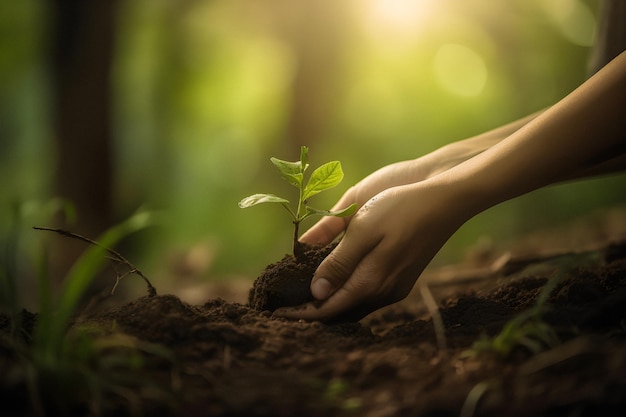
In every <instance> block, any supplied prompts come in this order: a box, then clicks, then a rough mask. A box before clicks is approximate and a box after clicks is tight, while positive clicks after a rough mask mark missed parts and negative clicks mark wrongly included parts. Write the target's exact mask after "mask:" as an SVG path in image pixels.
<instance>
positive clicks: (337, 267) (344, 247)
mask: <svg viewBox="0 0 626 417" xmlns="http://www.w3.org/2000/svg"><path fill="white" fill-rule="evenodd" d="M374 246H375V245H374ZM369 249H370V248H369V246H368V245H366V244H364V240H363V239H361V242H359V240H357V239H354V238H352V237H351V235H350V234H349V233H348V232H346V235H345V236H344V238H343V239H342V240H341V242H339V244H338V245H337V247H336V248H335V249H334V250H333V251H332V252H331V253H330V254H329V255H328V256H327V257H326V259H324V260H323V261H322V263H321V264H320V265H319V267H318V268H317V270H316V271H315V274H314V275H313V279H312V280H311V294H313V297H315V299H317V300H320V301H323V300H326V299H327V298H328V297H330V296H331V295H333V294H334V293H335V291H337V290H338V289H339V288H341V287H342V286H343V284H344V283H345V282H346V281H347V280H348V279H349V278H350V276H352V273H353V272H354V270H355V269H356V267H357V265H358V264H359V263H360V262H361V260H362V259H363V257H364V256H365V255H366V254H367V252H368V251H369Z"/></svg>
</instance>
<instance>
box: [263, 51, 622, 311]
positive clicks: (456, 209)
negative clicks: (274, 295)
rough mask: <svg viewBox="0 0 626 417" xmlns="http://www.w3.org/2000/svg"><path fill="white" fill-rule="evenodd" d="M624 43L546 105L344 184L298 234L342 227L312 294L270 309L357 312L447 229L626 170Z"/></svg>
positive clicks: (417, 265) (402, 285)
mask: <svg viewBox="0 0 626 417" xmlns="http://www.w3.org/2000/svg"><path fill="white" fill-rule="evenodd" d="M625 109H626V52H624V53H622V54H621V55H619V56H618V57H617V58H615V59H614V60H613V61H612V62H610V63H609V64H608V65H607V66H606V67H604V68H603V69H602V70H600V71H599V72H598V73H597V74H596V75H594V76H593V77H591V78H590V79H589V80H588V81H587V82H585V83H584V84H582V85H581V86H580V87H579V88H577V89H576V90H575V91H573V92H572V93H571V94H570V95H568V96H567V97H565V98H564V99H563V100H561V101H560V102H558V103H557V104H555V105H554V106H552V107H550V108H548V109H547V110H545V111H542V112H539V113H537V114H534V115H532V116H529V117H527V118H525V119H522V120H520V121H517V122H514V123H511V124H509V125H507V126H504V127H502V128H499V129H496V130H493V131H490V132H487V133H485V134H483V135H480V136H476V137H474V138H470V139H467V140H465V141H461V142H457V143H454V144H451V145H447V146H445V147H443V148H441V149H440V150H438V151H435V152H433V153H431V154H428V155H425V156H423V157H421V158H418V159H415V160H410V161H404V162H399V163H396V164H392V165H389V166H386V167H384V168H381V169H380V170H378V171H376V172H374V173H373V174H371V175H369V176H368V177H366V178H364V179H363V180H362V181H360V182H359V183H358V184H356V185H355V186H353V187H352V188H350V189H349V190H348V191H347V192H346V193H345V194H344V195H343V196H342V198H341V199H340V200H339V201H338V203H337V204H336V205H335V207H334V208H335V209H341V208H344V207H347V206H348V205H349V204H352V203H356V204H357V205H358V206H359V207H360V209H359V210H358V211H357V213H356V214H355V215H354V216H352V217H351V218H335V217H326V218H323V219H322V220H321V221H319V222H318V223H317V224H316V225H314V226H313V227H312V228H311V229H309V230H308V231H307V232H306V233H305V234H304V235H303V236H302V237H301V239H300V240H301V241H302V242H306V243H309V244H317V245H319V244H326V243H329V242H330V241H332V240H333V239H334V238H336V237H337V236H338V235H339V234H341V233H342V232H345V235H344V236H343V238H342V240H341V242H340V243H339V245H338V246H337V248H336V249H335V250H334V251H333V252H332V253H331V254H330V255H329V256H328V257H327V258H326V259H325V260H324V261H323V262H322V264H321V265H320V266H319V268H318V269H317V271H316V273H315V276H314V277H313V280H312V283H311V292H312V293H313V296H314V297H315V298H316V299H317V300H318V301H317V302H313V303H308V304H305V305H302V306H298V307H295V308H283V309H279V310H277V311H276V312H275V313H274V314H276V315H279V316H284V317H289V318H294V319H306V320H321V321H329V320H346V319H350V320H358V319H360V318H362V317H364V316H365V315H367V314H369V313H371V312H372V311H374V310H376V309H378V308H380V307H383V306H385V305H388V304H391V303H394V302H396V301H399V300H401V299H403V298H404V297H406V296H407V295H408V293H409V292H410V290H411V288H412V287H413V285H414V284H415V281H416V280H417V278H418V277H419V275H420V274H421V272H422V271H423V270H424V268H425V267H426V266H427V265H428V263H429V262H430V261H431V259H432V258H433V257H434V255H435V254H436V253H437V252H438V251H439V249H440V248H441V247H442V246H443V244H444V243H445V242H446V241H447V240H448V239H449V238H450V236H451V235H452V234H454V232H455V231H456V230H457V229H458V228H459V227H460V226H461V225H463V223H465V222H466V221H467V220H469V219H470V218H472V217H473V216H475V215H476V214H478V213H480V212H482V211H485V210H487V209H488V208H490V207H492V206H494V205H497V204H499V203H501V202H503V201H506V200H508V199H511V198H514V197H517V196H520V195H522V194H525V193H528V192H530V191H533V190H535V189H538V188H541V187H544V186H547V185H550V184H554V183H557V182H560V181H564V180H571V179H577V178H583V177H588V176H592V175H599V174H606V173H612V172H617V171H622V170H624V169H626V110H625Z"/></svg>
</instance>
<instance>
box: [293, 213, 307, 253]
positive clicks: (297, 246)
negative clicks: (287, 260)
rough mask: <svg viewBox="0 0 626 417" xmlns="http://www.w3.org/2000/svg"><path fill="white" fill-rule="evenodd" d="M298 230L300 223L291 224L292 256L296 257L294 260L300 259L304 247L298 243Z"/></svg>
mask: <svg viewBox="0 0 626 417" xmlns="http://www.w3.org/2000/svg"><path fill="white" fill-rule="evenodd" d="M299 229H300V222H299V221H294V222H293V255H294V256H295V257H296V259H300V258H301V257H302V255H303V254H304V247H303V246H302V243H300V242H299V241H298V236H299Z"/></svg>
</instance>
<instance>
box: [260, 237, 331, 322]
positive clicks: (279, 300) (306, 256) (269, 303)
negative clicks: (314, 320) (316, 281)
mask: <svg viewBox="0 0 626 417" xmlns="http://www.w3.org/2000/svg"><path fill="white" fill-rule="evenodd" d="M303 246H304V250H303V253H302V254H301V255H300V256H299V257H296V256H294V255H285V256H284V257H283V259H281V260H280V261H278V262H276V263H273V264H271V265H268V266H267V268H265V270H264V271H263V272H262V273H261V275H260V276H259V277H258V278H257V279H256V280H255V281H254V284H253V285H252V289H251V290H250V295H249V297H248V305H249V306H250V307H252V308H254V309H257V310H260V311H263V310H269V311H274V310H276V309H277V308H279V307H293V306H297V305H300V304H304V303H307V302H309V301H313V295H311V290H310V284H311V279H312V278H313V273H314V272H315V270H316V269H317V267H318V266H319V264H320V263H321V262H322V261H323V260H324V258H326V256H328V254H329V253H330V252H331V251H332V250H333V249H334V248H335V246H337V245H336V244H334V243H333V244H330V245H327V246H324V247H313V246H308V245H306V246H305V245H303Z"/></svg>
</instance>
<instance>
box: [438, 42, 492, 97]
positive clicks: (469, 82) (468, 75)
mask: <svg viewBox="0 0 626 417" xmlns="http://www.w3.org/2000/svg"><path fill="white" fill-rule="evenodd" d="M433 71H434V72H435V78H436V79H437V81H439V83H440V84H441V86H442V87H443V88H445V89H446V90H448V91H449V92H451V93H453V94H457V95H460V96H466V97H469V96H476V95H478V94H480V93H481V92H482V91H483V88H484V87H485V84H486V83H487V66H486V65H485V61H484V60H483V58H482V57H481V56H480V55H479V54H477V53H476V52H475V51H473V50H472V49H470V48H468V47H467V46H463V45H458V44H445V45H443V46H442V47H441V48H439V50H438V51H437V54H436V55H435V60H434V62H433Z"/></svg>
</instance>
